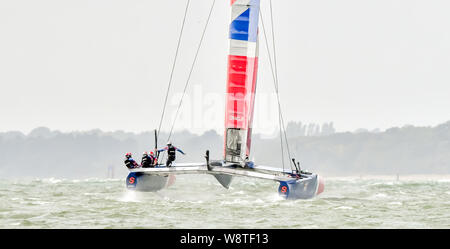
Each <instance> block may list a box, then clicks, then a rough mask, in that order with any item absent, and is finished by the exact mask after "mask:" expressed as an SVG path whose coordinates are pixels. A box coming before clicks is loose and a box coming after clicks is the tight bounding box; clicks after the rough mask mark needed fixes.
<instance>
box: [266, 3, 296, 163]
mask: <svg viewBox="0 0 450 249" xmlns="http://www.w3.org/2000/svg"><path fill="white" fill-rule="evenodd" d="M269 3H270V5H269V6H270V22H271V25H272V46H273V60H274V66H275V78H276V85H277V95H278V94H279V83H278V68H277V54H276V49H275V48H276V46H275V29H274V24H273V23H274V22H273V11H272V0H270V1H269ZM278 102H280V100H279V98H278ZM280 119H281V123H282V125H283V132H284V140H285V142H286V148H287V152H288V155H289V161H291V158H292V157H291V152H290V149H289V142H288V139H287V133H286V128H285V124H284V119H283V114H282V112H281V106H280ZM294 168H297V167H296V166H295V165H294Z"/></svg>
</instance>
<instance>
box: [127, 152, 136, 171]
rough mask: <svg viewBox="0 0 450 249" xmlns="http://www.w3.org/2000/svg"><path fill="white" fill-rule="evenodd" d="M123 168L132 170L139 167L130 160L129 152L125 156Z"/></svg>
mask: <svg viewBox="0 0 450 249" xmlns="http://www.w3.org/2000/svg"><path fill="white" fill-rule="evenodd" d="M124 163H125V166H127V168H128V169H134V168H137V167H139V164H138V163H137V162H136V161H135V160H134V159H133V158H132V155H131V153H130V152H128V153H127V154H125V161H124Z"/></svg>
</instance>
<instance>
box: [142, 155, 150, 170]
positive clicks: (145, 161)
mask: <svg viewBox="0 0 450 249" xmlns="http://www.w3.org/2000/svg"><path fill="white" fill-rule="evenodd" d="M152 164H153V160H152V158H151V157H150V156H148V155H144V156H143V157H142V161H141V166H142V168H149V167H152Z"/></svg>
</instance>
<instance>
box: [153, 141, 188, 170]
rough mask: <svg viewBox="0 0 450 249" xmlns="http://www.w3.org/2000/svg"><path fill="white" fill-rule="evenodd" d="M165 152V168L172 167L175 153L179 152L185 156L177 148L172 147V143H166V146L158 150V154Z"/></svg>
mask: <svg viewBox="0 0 450 249" xmlns="http://www.w3.org/2000/svg"><path fill="white" fill-rule="evenodd" d="M165 150H167V161H166V166H167V167H171V166H172V162H173V161H175V158H176V157H175V154H176V152H177V151H178V152H180V153H181V154H183V155H186V153H184V152H183V151H182V150H180V149H179V148H177V147H175V146H173V145H172V142H170V141H169V142H167V146H166V147H164V148H162V149H160V150H158V152H161V151H165Z"/></svg>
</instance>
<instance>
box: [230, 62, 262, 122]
mask: <svg viewBox="0 0 450 249" xmlns="http://www.w3.org/2000/svg"><path fill="white" fill-rule="evenodd" d="M257 64H258V58H249V57H246V56H237V55H229V56H228V80H227V101H226V106H227V108H226V113H225V115H226V119H225V120H226V121H225V127H226V128H241V129H248V128H249V127H250V126H251V122H252V119H253V118H252V116H253V105H254V93H255V88H256V74H257Z"/></svg>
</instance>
